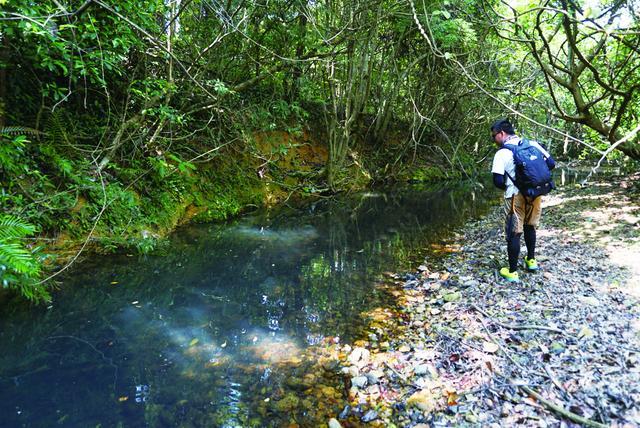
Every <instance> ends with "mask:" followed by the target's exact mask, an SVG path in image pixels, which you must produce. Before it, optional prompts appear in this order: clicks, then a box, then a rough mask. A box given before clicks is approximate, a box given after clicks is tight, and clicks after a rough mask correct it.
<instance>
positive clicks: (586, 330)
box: [578, 325, 594, 339]
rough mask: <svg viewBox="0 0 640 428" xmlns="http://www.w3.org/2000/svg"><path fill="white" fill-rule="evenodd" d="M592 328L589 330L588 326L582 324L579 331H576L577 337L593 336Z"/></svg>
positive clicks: (586, 337) (587, 337)
mask: <svg viewBox="0 0 640 428" xmlns="http://www.w3.org/2000/svg"><path fill="white" fill-rule="evenodd" d="M593 334H594V333H593V330H591V329H590V328H589V327H587V326H586V325H585V326H582V328H581V329H580V331H579V332H578V339H589V338H591V337H593Z"/></svg>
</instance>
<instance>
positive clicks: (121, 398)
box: [118, 395, 129, 403]
mask: <svg viewBox="0 0 640 428" xmlns="http://www.w3.org/2000/svg"><path fill="white" fill-rule="evenodd" d="M128 399H129V397H127V396H126V395H123V396H122V397H118V401H119V402H121V403H122V402H123V401H127V400H128Z"/></svg>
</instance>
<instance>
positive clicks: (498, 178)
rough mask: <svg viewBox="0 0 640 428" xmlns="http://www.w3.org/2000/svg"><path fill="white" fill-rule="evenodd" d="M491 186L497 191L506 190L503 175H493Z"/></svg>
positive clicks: (505, 181) (505, 180)
mask: <svg viewBox="0 0 640 428" xmlns="http://www.w3.org/2000/svg"><path fill="white" fill-rule="evenodd" d="M493 185H494V186H496V187H497V188H498V189H502V190H507V179H506V178H505V176H504V174H496V173H495V172H494V173H493Z"/></svg>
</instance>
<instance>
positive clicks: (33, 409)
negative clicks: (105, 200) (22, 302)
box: [0, 186, 498, 427]
mask: <svg viewBox="0 0 640 428" xmlns="http://www.w3.org/2000/svg"><path fill="white" fill-rule="evenodd" d="M492 196H496V198H494V200H497V199H498V198H497V193H496V194H494V193H492V192H489V191H481V192H479V193H476V192H475V191H474V189H472V188H468V187H464V186H459V187H455V188H450V189H443V188H435V189H434V188H422V189H421V188H416V187H413V188H407V189H400V190H398V189H395V190H393V191H388V192H382V191H381V192H376V193H373V192H370V193H363V194H359V195H352V196H349V197H343V198H340V199H337V200H327V201H317V202H314V203H312V204H309V205H307V206H303V207H301V208H283V209H281V210H279V211H271V212H261V213H256V214H255V215H253V216H250V217H246V218H242V219H239V220H237V221H234V222H232V223H230V224H227V225H199V226H190V227H186V228H183V229H181V230H180V231H178V232H177V233H176V234H175V236H174V238H172V242H171V246H170V248H171V250H170V251H169V252H168V254H166V255H163V256H159V255H154V256H143V257H129V256H126V255H123V256H113V257H95V258H93V259H92V260H90V261H88V262H86V263H84V264H83V265H82V266H78V267H77V268H76V270H75V271H74V272H73V273H72V274H71V275H69V276H68V277H67V278H66V279H65V280H64V283H63V284H62V291H61V292H59V293H57V294H56V296H55V299H54V303H53V307H52V308H51V309H48V310H47V309H44V308H36V309H33V308H28V307H21V308H18V309H12V308H8V307H6V308H4V309H2V310H3V311H4V312H2V313H0V319H1V320H2V327H0V349H2V353H0V411H1V412H2V415H3V418H4V422H3V423H4V424H6V425H7V426H22V425H29V426H36V427H37V426H43V427H44V426H52V425H56V424H58V423H60V424H66V425H68V426H95V425H97V424H102V426H116V425H118V424H120V423H122V424H124V425H126V426H175V425H179V424H181V423H185V424H191V425H194V426H225V425H226V426H237V425H243V426H249V425H255V426H264V425H272V424H273V425H279V424H281V423H283V421H288V420H289V419H288V418H290V417H295V418H296V420H298V421H304V420H305V418H307V417H310V416H309V415H310V414H311V413H312V411H308V412H304V413H303V414H302V413H301V414H295V411H293V410H292V409H293V407H291V408H290V407H288V406H287V405H286V404H287V403H288V402H286V403H285V404H280V405H279V406H278V407H273V406H272V403H270V402H269V394H270V393H271V392H270V391H272V390H275V391H276V393H277V391H280V390H281V389H282V388H283V387H284V386H285V384H286V385H288V386H287V388H289V387H290V388H293V390H294V391H298V392H296V394H298V395H295V394H294V396H292V397H290V396H289V395H285V397H284V398H282V397H280V398H282V400H281V401H280V403H282V402H283V401H286V400H287V399H290V401H291V403H296V402H297V401H296V400H301V401H304V400H308V398H307V397H305V396H304V394H303V393H302V392H301V391H302V390H303V387H302V386H300V385H306V383H304V382H301V383H300V384H298V383H295V382H293V381H291V380H290V379H292V376H291V374H292V373H294V372H295V374H296V376H298V377H300V378H305V376H307V375H306V374H305V373H304V364H305V363H304V361H302V359H303V357H302V356H301V355H302V354H303V350H304V349H305V348H306V347H308V346H311V345H316V344H319V343H321V342H322V341H323V340H325V339H326V338H328V337H332V338H336V339H334V340H345V341H348V340H351V339H353V338H354V337H355V336H356V335H357V334H358V332H359V329H360V328H361V325H360V324H361V322H363V320H361V319H360V313H361V312H362V311H365V310H366V309H368V308H371V307H374V306H384V305H388V304H390V301H389V300H388V299H389V298H388V296H387V295H386V294H385V293H384V292H382V291H380V290H378V289H376V288H374V287H373V283H374V279H375V278H376V277H377V276H378V275H379V274H380V273H381V272H383V271H386V270H390V269H403V268H409V267H410V266H411V265H413V264H414V263H415V261H416V260H418V259H420V258H421V255H420V253H421V252H422V251H423V250H424V248H426V247H427V244H428V243H430V242H435V241H437V240H438V239H440V238H441V237H442V236H445V235H447V234H448V233H449V231H450V229H451V228H452V227H453V226H455V225H457V224H459V223H460V222H461V221H463V220H464V219H466V218H468V217H469V216H472V215H479V214H481V213H483V212H484V211H485V210H486V209H487V208H488V206H489V203H490V201H489V200H488V198H489V197H492ZM338 337H339V338H340V339H337V338H338ZM305 379H309V378H305ZM305 382H306V381H305ZM292 383H294V384H293V386H292V385H291V384H292ZM270 406H271V407H270ZM287 413H292V414H291V415H289V414H287Z"/></svg>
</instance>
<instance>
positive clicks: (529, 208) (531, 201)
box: [503, 193, 542, 233]
mask: <svg viewBox="0 0 640 428" xmlns="http://www.w3.org/2000/svg"><path fill="white" fill-rule="evenodd" d="M512 199H513V211H514V212H515V214H516V218H517V219H518V221H517V225H516V231H515V232H516V233H522V231H523V230H524V225H525V224H528V225H531V226H534V227H535V226H537V225H538V223H539V222H540V216H541V215H542V196H538V197H537V198H530V197H527V196H522V195H521V194H520V193H518V194H517V195H515V196H514V197H513V198H504V206H503V207H504V214H505V217H506V216H508V215H509V213H510V212H511V200H512Z"/></svg>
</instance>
